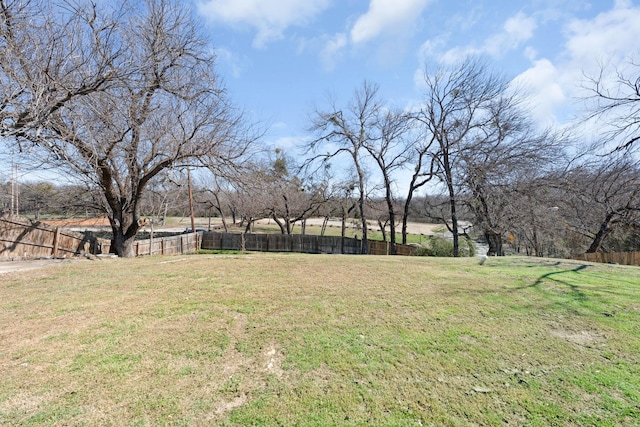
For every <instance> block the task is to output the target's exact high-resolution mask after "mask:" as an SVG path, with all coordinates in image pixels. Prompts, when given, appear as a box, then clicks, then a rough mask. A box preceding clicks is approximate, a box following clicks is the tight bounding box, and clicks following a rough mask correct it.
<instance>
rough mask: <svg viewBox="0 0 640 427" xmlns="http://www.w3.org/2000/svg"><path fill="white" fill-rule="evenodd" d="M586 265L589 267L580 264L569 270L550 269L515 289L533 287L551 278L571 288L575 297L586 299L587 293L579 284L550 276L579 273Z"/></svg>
mask: <svg viewBox="0 0 640 427" xmlns="http://www.w3.org/2000/svg"><path fill="white" fill-rule="evenodd" d="M558 264H559V263H558ZM587 267H589V266H588V265H587V264H580V265H579V266H577V267H576V268H573V269H571V270H561V271H552V272H550V273H547V274H543V275H542V276H540V277H538V278H537V279H536V281H535V282H534V283H533V284H531V285H527V286H522V287H519V288H517V289H518V290H520V289H526V288H535V287H538V286H540V285H541V284H542V283H543V282H544V281H545V279H549V278H551V279H550V280H552V281H553V282H556V283H559V284H562V285H565V286H567V287H568V288H569V289H570V290H571V292H572V294H573V295H574V296H575V297H576V299H578V300H581V301H585V300H587V295H586V294H585V293H584V292H583V291H582V290H580V287H579V286H577V285H574V284H572V283H569V282H567V281H565V280H561V279H559V278H555V277H552V276H556V275H560V274H567V273H579V272H580V271H582V270H585V269H586V268H587Z"/></svg>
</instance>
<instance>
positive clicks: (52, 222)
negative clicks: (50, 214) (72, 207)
mask: <svg viewBox="0 0 640 427" xmlns="http://www.w3.org/2000/svg"><path fill="white" fill-rule="evenodd" d="M40 222H42V223H43V224H46V225H48V226H50V227H67V228H68V227H108V226H109V225H110V224H109V220H108V219H107V217H105V216H97V217H94V218H65V219H46V220H42V221H40Z"/></svg>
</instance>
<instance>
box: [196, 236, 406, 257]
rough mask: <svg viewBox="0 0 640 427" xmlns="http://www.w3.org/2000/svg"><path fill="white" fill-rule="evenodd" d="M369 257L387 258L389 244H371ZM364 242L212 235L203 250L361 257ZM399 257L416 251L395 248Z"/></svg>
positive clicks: (327, 237)
mask: <svg viewBox="0 0 640 427" xmlns="http://www.w3.org/2000/svg"><path fill="white" fill-rule="evenodd" d="M367 242H368V248H369V254H370V255H388V254H389V253H390V251H391V249H390V244H389V243H388V242H380V241H374V240H368V241H367ZM361 245H362V240H358V239H352V238H347V237H345V238H342V237H339V236H316V235H301V234H239V233H210V232H206V233H204V234H203V236H202V244H201V248H202V249H213V250H237V251H256V252H300V253H311V254H359V253H360V252H361ZM396 252H397V254H398V255H413V254H415V248H414V247H412V246H409V245H400V244H398V245H396Z"/></svg>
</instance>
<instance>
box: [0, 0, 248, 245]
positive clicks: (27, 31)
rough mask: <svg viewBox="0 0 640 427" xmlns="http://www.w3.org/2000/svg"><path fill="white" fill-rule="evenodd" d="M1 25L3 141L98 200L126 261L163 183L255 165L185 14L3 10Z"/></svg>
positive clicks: (149, 9) (7, 6)
mask: <svg viewBox="0 0 640 427" xmlns="http://www.w3.org/2000/svg"><path fill="white" fill-rule="evenodd" d="M0 14H1V15H0V44H1V45H2V46H3V47H4V48H5V49H4V50H3V53H2V54H0V65H1V67H0V73H2V75H1V76H0V89H1V93H2V102H1V103H0V115H1V117H0V118H1V123H2V128H1V132H2V136H11V137H15V140H16V141H17V143H18V144H19V146H20V148H21V149H23V150H28V151H29V152H30V153H31V155H32V156H33V157H38V158H39V159H40V160H42V161H46V162H48V163H53V164H55V165H56V166H58V167H59V168H60V170H67V171H69V172H70V173H73V174H75V175H76V176H77V177H78V179H83V180H86V181H87V182H89V183H90V184H91V185H92V186H93V187H94V188H97V189H98V191H99V197H98V198H97V200H98V202H99V205H100V207H101V209H102V210H103V211H104V212H105V213H106V214H107V216H108V218H109V221H110V223H111V229H112V231H113V245H112V246H113V248H114V249H115V252H116V253H117V254H118V255H120V256H132V255H133V252H132V247H133V246H132V240H133V238H134V236H135V235H136V233H137V232H138V230H139V229H140V227H141V225H142V224H141V221H140V206H139V204H140V201H141V198H142V195H143V194H144V192H145V189H146V188H147V186H148V185H149V182H150V181H151V180H153V179H154V178H155V177H156V176H157V175H158V174H159V173H160V172H162V171H164V170H166V169H168V168H176V167H178V168H179V167H184V166H187V165H192V164H198V163H199V164H206V163H210V162H215V164H216V165H218V166H220V167H227V166H229V165H233V163H234V162H235V161H237V160H238V159H240V158H241V157H242V156H243V155H244V154H245V153H246V150H247V147H248V141H249V140H248V139H244V138H242V137H243V136H244V135H240V134H239V132H238V130H239V127H240V125H241V116H240V115H239V114H238V113H237V111H235V110H234V109H233V107H232V106H231V105H230V104H229V101H228V100H227V98H226V94H225V91H224V88H223V87H222V86H221V84H220V82H219V79H218V77H217V75H216V73H215V68H214V66H215V61H214V59H215V58H214V56H213V55H212V54H211V51H210V47H209V45H208V43H207V41H206V39H204V38H203V37H202V36H201V34H200V33H199V30H198V27H197V24H196V22H195V21H194V20H193V18H192V14H191V12H190V11H189V10H188V9H186V8H185V7H184V6H182V4H180V3H179V2H177V1H173V0H146V1H145V2H144V3H142V4H139V3H137V2H126V3H125V4H124V5H123V6H121V7H118V8H115V9H109V7H108V6H104V7H98V6H97V5H96V4H93V3H75V2H74V3H72V2H67V3H63V4H62V5H61V6H49V4H48V3H46V2H44V3H43V4H39V3H38V2H31V3H29V2H22V1H15V2H11V1H7V0H0Z"/></svg>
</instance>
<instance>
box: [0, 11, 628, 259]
mask: <svg viewBox="0 0 640 427" xmlns="http://www.w3.org/2000/svg"><path fill="white" fill-rule="evenodd" d="M107 3H108V2H107ZM631 64H632V65H633V64H634V63H633V62H631ZM638 69H639V67H637V65H635V66H632V67H631V68H630V70H631V71H628V70H627V74H625V73H622V72H620V73H618V74H617V76H618V78H617V80H616V79H614V80H613V81H612V80H611V79H609V78H605V75H604V73H603V74H601V75H599V76H595V77H594V78H592V79H591V80H590V81H588V82H587V83H588V84H589V87H590V89H591V91H592V97H591V99H592V100H593V104H592V109H591V110H590V112H589V113H588V114H587V115H586V117H585V120H596V119H599V122H598V123H599V125H600V126H601V127H602V128H603V129H604V130H603V131H602V134H601V136H600V140H598V141H597V144H598V146H597V147H595V148H594V147H589V149H585V148H584V143H583V141H580V140H577V139H576V138H575V137H574V136H573V135H572V134H571V132H559V131H555V130H553V129H540V128H539V126H537V124H536V123H535V122H534V121H533V120H532V118H531V114H530V113H529V111H528V110H527V107H526V99H525V96H524V92H525V91H524V89H523V88H519V87H517V86H516V85H515V84H514V82H513V81H511V80H509V79H507V78H506V77H504V76H502V75H500V74H499V73H496V72H494V71H492V70H491V68H490V67H489V65H488V64H487V63H486V62H484V61H482V60H481V59H478V58H468V59H466V60H464V61H462V62H460V63H458V64H456V65H453V66H449V67H435V68H432V67H430V66H425V67H424V72H423V82H422V83H423V84H422V87H423V93H422V95H421V98H420V100H419V102H418V103H417V104H416V106H415V107H412V108H399V107H397V106H394V105H391V104H390V103H389V102H387V101H385V100H384V99H382V98H381V96H380V89H379V87H378V86H377V85H376V84H375V83H372V82H368V81H364V82H363V83H362V85H361V86H360V87H358V88H356V89H355V91H354V93H353V95H352V96H351V97H350V98H349V99H348V100H346V101H344V102H339V101H337V100H336V99H334V98H329V99H327V101H326V102H325V103H324V104H322V106H321V107H317V108H316V109H315V110H314V111H312V112H311V113H310V119H309V127H308V129H307V135H308V138H307V139H306V140H305V141H301V148H302V150H303V151H304V153H305V154H304V155H301V156H298V155H296V154H297V153H292V152H284V151H282V150H276V151H275V152H274V151H271V152H269V151H267V152H266V153H265V150H263V149H262V147H261V144H260V142H261V134H262V132H261V130H260V129H259V127H258V126H256V124H255V123H253V122H252V121H251V119H250V118H249V117H247V116H246V114H244V113H243V112H242V111H241V110H239V109H238V108H237V107H235V106H234V105H233V103H232V102H231V99H230V98H229V95H228V93H227V91H226V90H225V88H224V86H223V85H222V83H221V79H220V77H219V76H218V74H217V72H216V63H215V55H214V54H213V53H212V49H211V41H210V40H208V39H207V38H206V37H205V36H204V35H203V32H202V30H201V27H200V25H199V23H198V22H197V20H195V19H194V17H193V13H192V11H190V10H189V9H188V8H187V7H185V6H184V5H183V4H182V3H181V2H179V1H177V0H145V1H143V2H137V1H125V2H118V3H117V4H104V3H100V4H96V3H92V2H83V1H80V2H67V1H62V2H60V3H58V4H54V3H51V2H47V1H40V0H31V1H25V0H0V99H1V102H0V136H1V137H2V148H3V151H4V152H5V153H18V154H19V155H20V156H21V158H23V159H26V160H27V161H28V162H29V164H31V165H32V166H33V167H35V168H44V167H47V168H52V170H55V171H56V172H57V173H58V174H66V175H67V176H68V177H71V181H73V184H72V185H71V184H69V185H66V186H61V185H51V184H49V185H50V187H47V183H32V184H31V186H32V187H33V188H31V189H29V188H24V187H23V188H22V192H23V193H22V196H23V200H29V203H32V205H33V210H34V212H36V215H38V212H39V211H40V210H42V209H44V208H45V205H46V203H48V202H49V201H53V200H56V198H55V197H53V194H54V193H56V191H57V190H58V189H60V188H62V189H64V191H62V192H58V193H57V194H58V196H59V197H60V200H64V199H65V197H67V198H68V196H69V195H72V194H76V195H77V197H74V198H73V201H69V202H65V203H62V204H66V205H67V207H66V208H65V209H67V210H77V209H82V208H84V210H85V212H89V211H91V212H101V213H103V214H105V215H106V216H107V218H108V219H109V222H110V224H111V229H112V232H113V245H112V246H113V247H114V248H115V250H116V253H117V254H118V255H120V256H131V255H132V251H131V249H132V241H133V238H134V237H135V235H136V233H137V232H138V231H139V230H140V228H141V227H142V224H143V218H144V217H145V216H149V215H152V216H158V217H159V216H162V215H163V214H165V215H166V212H167V211H168V210H169V209H173V210H174V211H175V209H176V208H177V207H178V206H180V203H181V202H180V200H184V199H183V198H182V197H181V196H180V195H181V194H183V192H181V191H178V190H177V189H179V188H184V187H183V185H184V182H183V181H184V175H185V171H187V170H190V169H192V168H193V169H196V168H198V169H201V170H205V171H207V173H206V174H202V173H201V174H199V176H206V177H207V178H202V179H204V181H202V182H200V183H199V185H197V186H196V187H197V188H196V190H197V191H196V196H195V197H196V200H197V201H198V203H197V206H198V207H199V209H203V210H204V211H205V214H206V213H208V214H211V213H213V212H215V213H216V215H218V216H220V217H221V218H222V220H223V221H222V222H223V226H225V227H226V226H227V224H228V223H229V224H242V225H243V226H244V227H245V228H246V229H247V230H250V228H251V225H252V223H253V222H254V221H255V220H256V219H259V218H263V217H270V218H273V220H274V221H275V222H276V223H277V224H278V226H279V227H280V229H281V232H282V233H291V232H292V230H293V227H294V226H295V225H296V224H300V225H301V227H304V223H305V220H306V219H307V218H309V217H310V216H321V217H324V218H326V219H328V218H335V217H338V218H341V220H342V224H343V233H344V228H345V227H346V222H347V220H348V219H356V220H357V221H358V222H359V224H360V230H361V237H362V242H363V247H362V252H363V253H366V252H367V247H366V241H367V234H368V229H369V227H370V225H369V224H370V221H374V222H377V224H378V225H379V227H380V229H381V230H382V231H383V236H384V238H385V239H388V240H389V241H390V246H391V250H392V252H395V245H396V243H397V242H396V240H397V237H396V236H397V235H399V236H401V237H400V239H401V242H402V243H406V241H407V224H408V222H409V220H411V219H415V218H418V217H419V218H424V219H428V220H431V221H437V222H439V223H442V224H444V225H445V226H446V227H447V228H448V230H449V232H450V234H451V236H452V239H453V246H454V254H455V255H456V256H457V255H459V253H460V239H471V238H473V237H474V235H473V233H475V235H476V236H477V235H480V236H481V237H482V238H483V239H484V240H485V241H486V242H487V244H488V246H489V253H490V254H496V255H503V254H504V253H505V247H504V246H505V244H508V245H509V246H510V247H511V248H512V249H513V250H516V251H522V252H525V253H529V254H532V255H538V256H542V255H553V256H569V255H572V254H575V253H576V252H584V251H587V252H595V251H599V250H606V249H610V248H617V249H619V248H630V249H637V248H638V246H640V244H639V243H638V242H639V240H640V239H639V238H638V236H639V235H640V194H639V192H640V185H638V184H639V182H640V169H639V167H638V161H637V157H636V155H635V151H634V149H636V148H637V143H636V142H637V139H638V126H639V125H638V123H640V120H639V119H638V117H639V116H638V112H639V110H638V106H639V105H640V90H639V89H638V87H639V86H638V79H637V72H638ZM629 73H630V74H631V75H629ZM633 73H636V74H635V75H634V74H633ZM7 185H8V184H7ZM80 189H84V192H83V191H81V190H80ZM27 190H28V191H31V190H33V191H32V195H31V196H29V197H26V196H25V191H27ZM58 196H56V197H58ZM25 197H26V198H25ZM0 203H2V204H3V205H0V209H4V210H5V211H6V200H3V199H0ZM53 204H54V205H55V203H53ZM62 204H60V205H59V206H58V207H57V208H56V209H60V206H62ZM23 206H25V205H23ZM71 207H73V209H71ZM51 209H53V208H52V207H51ZM387 230H388V234H387Z"/></svg>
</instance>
